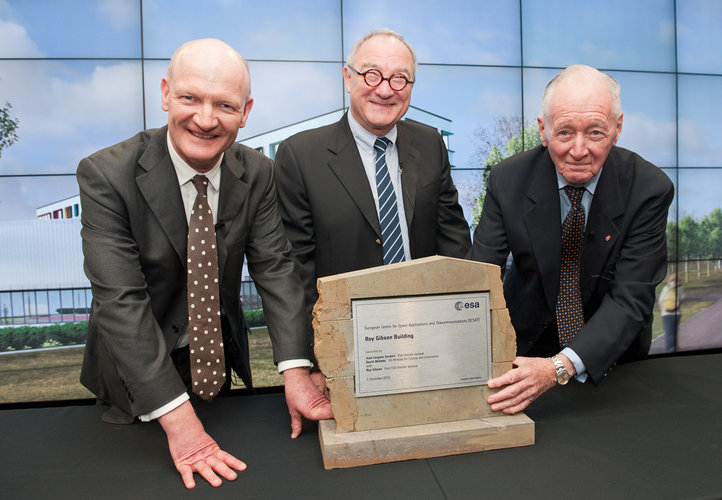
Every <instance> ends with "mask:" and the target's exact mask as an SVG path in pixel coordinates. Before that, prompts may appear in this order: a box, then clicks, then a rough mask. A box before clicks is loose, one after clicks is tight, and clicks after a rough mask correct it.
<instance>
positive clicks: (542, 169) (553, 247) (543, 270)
mask: <svg viewBox="0 0 722 500" xmlns="http://www.w3.org/2000/svg"><path fill="white" fill-rule="evenodd" d="M537 163H538V164H537V165H535V166H534V168H533V169H532V171H533V172H534V174H533V177H532V178H531V179H530V184H529V189H528V190H527V193H526V196H527V202H526V203H528V204H529V208H528V210H527V211H526V213H525V215H524V222H525V224H526V229H527V232H528V233H529V238H530V240H531V246H532V248H533V250H534V255H535V256H536V260H537V266H538V268H539V274H540V277H541V281H542V284H543V287H544V295H545V297H546V300H547V304H549V308H550V309H553V307H554V304H555V303H556V299H557V293H558V291H559V273H560V272H561V271H560V270H561V267H560V265H561V264H560V261H559V256H560V255H561V215H560V214H561V212H560V210H561V208H560V205H559V189H558V186H557V179H556V175H555V173H554V172H555V169H554V164H553V163H552V161H551V158H549V153H548V152H545V154H544V155H543V156H542V160H541V161H539V162H537Z"/></svg>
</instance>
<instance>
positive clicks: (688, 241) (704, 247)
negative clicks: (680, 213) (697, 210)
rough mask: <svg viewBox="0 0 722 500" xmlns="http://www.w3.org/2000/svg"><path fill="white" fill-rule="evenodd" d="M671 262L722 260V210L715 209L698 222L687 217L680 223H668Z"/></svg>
mask: <svg viewBox="0 0 722 500" xmlns="http://www.w3.org/2000/svg"><path fill="white" fill-rule="evenodd" d="M667 252H668V255H669V260H670V261H674V260H680V261H684V260H695V259H720V258H722V209H720V208H719V207H717V208H715V209H713V210H712V211H711V212H710V213H708V214H707V215H705V216H704V217H702V219H701V220H700V221H696V220H695V219H694V218H693V217H692V216H691V215H685V216H684V217H682V218H681V219H679V222H677V223H676V222H671V221H670V222H667Z"/></svg>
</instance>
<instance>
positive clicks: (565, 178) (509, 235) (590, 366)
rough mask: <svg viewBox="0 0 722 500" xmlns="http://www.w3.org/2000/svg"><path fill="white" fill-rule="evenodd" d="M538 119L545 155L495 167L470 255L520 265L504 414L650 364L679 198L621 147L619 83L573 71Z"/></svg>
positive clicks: (510, 302) (553, 87)
mask: <svg viewBox="0 0 722 500" xmlns="http://www.w3.org/2000/svg"><path fill="white" fill-rule="evenodd" d="M537 121H538V124H539V133H540V134H541V139H542V145H541V146H538V147H536V148H534V149H532V150H530V151H526V152H523V153H520V154H518V155H515V156H513V157H511V158H508V159H507V160H504V161H503V162H501V163H499V164H498V165H496V166H495V167H493V168H492V169H491V173H490V175H489V179H488V182H487V189H486V197H485V199H484V208H483V211H482V214H481V219H480V220H479V225H478V226H477V228H476V231H475V233H474V245H473V249H472V252H471V258H472V259H474V260H478V261H482V262H490V263H493V264H498V265H500V266H502V267H503V266H504V265H505V263H506V260H507V256H508V255H509V253H510V252H511V255H512V257H513V265H512V267H511V269H509V270H507V275H506V276H505V278H504V296H505V298H506V303H507V307H508V308H509V313H510V315H511V321H512V324H513V325H514V329H515V330H516V335H517V354H518V356H517V358H516V360H515V362H514V368H513V369H512V370H509V371H508V372H507V373H505V374H503V375H501V376H499V377H496V378H494V379H492V380H490V381H489V387H491V388H499V389H500V390H499V391H498V392H496V393H495V394H492V395H491V396H490V397H489V398H488V401H489V403H490V404H491V408H492V409H493V410H503V411H504V412H506V413H516V412H518V411H521V410H523V409H524V408H526V407H527V406H528V405H529V404H530V403H531V402H532V401H534V399H536V398H537V397H539V396H540V395H541V394H543V393H544V392H545V391H546V390H548V389H550V388H551V387H554V386H555V385H557V384H562V385H563V384H566V382H567V381H568V380H569V377H576V378H577V380H579V381H581V382H584V381H586V380H587V379H588V380H590V381H591V382H592V383H595V384H596V383H598V382H600V381H601V379H602V378H603V377H604V376H606V374H607V373H608V372H609V370H610V369H611V368H612V367H613V366H614V364H615V363H616V362H617V361H618V360H622V359H624V360H634V359H640V358H643V357H645V356H646V355H647V352H648V350H649V345H650V340H651V331H650V330H651V329H650V327H651V316H652V308H653V306H654V295H655V286H656V285H657V284H658V283H659V282H660V281H661V280H662V278H663V277H664V273H665V267H666V266H665V264H666V259H667V247H666V236H665V230H666V226H667V209H668V208H669V205H670V203H671V202H672V197H673V196H674V186H673V185H672V182H671V181H670V180H669V179H668V178H667V176H666V175H664V173H663V172H662V171H661V170H660V169H658V168H657V167H655V166H654V165H652V164H651V163H649V162H647V161H645V160H644V159H643V158H641V157H640V156H639V155H637V154H635V153H633V152H631V151H628V150H626V149H623V148H619V147H616V146H615V144H616V142H617V139H618V138H619V134H620V132H621V130H622V111H621V104H620V89H619V84H618V83H617V82H616V81H615V80H614V79H613V78H612V77H610V76H609V75H606V74H604V73H601V72H599V71H597V70H596V69H594V68H591V67H589V66H583V65H575V66H570V67H569V68H567V69H565V70H564V71H562V72H561V73H559V75H557V76H556V77H555V78H554V79H553V80H552V81H551V82H550V83H549V85H548V86H547V88H546V90H545V91H544V97H543V100H542V113H541V116H539V117H538V118H537ZM575 218H576V220H577V223H576V224H574V222H573V221H574V219H575ZM574 227H576V228H577V229H576V230H575V229H574ZM572 235H574V236H573V237H572Z"/></svg>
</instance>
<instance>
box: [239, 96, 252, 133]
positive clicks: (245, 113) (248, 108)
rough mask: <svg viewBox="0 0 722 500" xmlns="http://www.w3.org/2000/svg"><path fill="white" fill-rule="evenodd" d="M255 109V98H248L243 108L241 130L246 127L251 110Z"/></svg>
mask: <svg viewBox="0 0 722 500" xmlns="http://www.w3.org/2000/svg"><path fill="white" fill-rule="evenodd" d="M252 107H253V97H251V96H248V98H247V99H246V104H245V106H243V115H242V116H241V125H240V127H239V128H243V127H245V126H246V120H248V113H250V112H251V108H252Z"/></svg>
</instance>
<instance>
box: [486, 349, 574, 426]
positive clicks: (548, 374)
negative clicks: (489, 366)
mask: <svg viewBox="0 0 722 500" xmlns="http://www.w3.org/2000/svg"><path fill="white" fill-rule="evenodd" d="M558 357H559V358H560V359H562V362H563V363H564V365H565V366H566V367H567V371H569V373H570V375H574V367H573V365H572V363H571V361H569V359H568V358H567V357H566V356H564V355H562V354H559V355H558ZM556 383H557V372H556V368H555V367H554V363H553V362H552V360H551V359H550V358H527V357H523V356H518V357H517V358H516V359H515V360H514V368H513V369H511V370H509V371H508V372H506V373H504V374H503V375H500V376H498V377H495V378H493V379H491V380H489V388H491V389H496V388H499V387H503V389H501V390H500V391H499V392H496V393H494V394H492V395H491V396H489V397H488V398H487V402H488V403H489V404H490V405H491V409H492V410H494V411H503V412H504V413H508V414H513V413H518V412H520V411H522V410H523V409H525V408H526V407H527V406H529V405H530V404H531V403H532V401H534V400H535V399H536V398H538V397H539V396H541V395H542V394H544V392H546V391H547V390H549V389H550V388H552V387H554V386H555V385H556Z"/></svg>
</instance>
